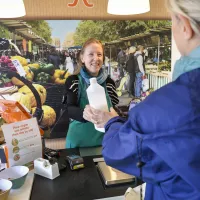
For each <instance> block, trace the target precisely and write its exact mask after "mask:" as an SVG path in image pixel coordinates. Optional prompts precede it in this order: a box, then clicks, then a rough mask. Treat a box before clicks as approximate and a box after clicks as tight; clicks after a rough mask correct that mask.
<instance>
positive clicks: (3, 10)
mask: <svg viewBox="0 0 200 200" xmlns="http://www.w3.org/2000/svg"><path fill="white" fill-rule="evenodd" d="M24 15H26V11H25V7H24V2H23V0H0V18H17V17H22V16H24Z"/></svg>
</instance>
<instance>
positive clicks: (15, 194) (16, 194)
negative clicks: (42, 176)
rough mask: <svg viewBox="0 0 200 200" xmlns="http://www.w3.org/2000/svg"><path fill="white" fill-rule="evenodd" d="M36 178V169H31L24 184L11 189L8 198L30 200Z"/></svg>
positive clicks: (11, 199) (9, 199)
mask: <svg viewBox="0 0 200 200" xmlns="http://www.w3.org/2000/svg"><path fill="white" fill-rule="evenodd" d="M33 180H34V170H31V171H29V173H28V175H27V177H26V181H25V183H24V185H23V186H22V187H21V188H19V189H15V190H13V189H12V190H11V191H10V194H9V196H8V200H29V199H30V196H31V190H32V185H33Z"/></svg>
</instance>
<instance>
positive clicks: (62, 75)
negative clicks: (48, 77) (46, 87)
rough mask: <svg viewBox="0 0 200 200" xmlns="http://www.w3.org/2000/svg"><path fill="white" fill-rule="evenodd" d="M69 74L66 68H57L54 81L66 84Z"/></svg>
mask: <svg viewBox="0 0 200 200" xmlns="http://www.w3.org/2000/svg"><path fill="white" fill-rule="evenodd" d="M69 75H70V73H69V72H67V71H65V70H60V69H56V70H55V72H54V75H53V79H54V83H56V84H65V81H66V79H67V78H68V76H69Z"/></svg>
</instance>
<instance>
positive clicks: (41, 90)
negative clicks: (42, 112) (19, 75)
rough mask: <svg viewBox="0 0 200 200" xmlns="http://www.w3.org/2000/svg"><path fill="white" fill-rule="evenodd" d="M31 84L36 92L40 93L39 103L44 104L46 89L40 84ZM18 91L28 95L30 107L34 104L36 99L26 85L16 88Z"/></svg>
mask: <svg viewBox="0 0 200 200" xmlns="http://www.w3.org/2000/svg"><path fill="white" fill-rule="evenodd" d="M33 86H34V87H35V89H36V90H37V91H38V93H39V95H40V99H41V103H42V104H44V102H45V101H46V97H47V91H46V89H45V88H44V87H43V86H42V85H39V84H33ZM18 92H20V93H22V94H26V95H28V97H29V98H30V101H31V107H35V106H36V99H35V97H34V95H33V93H32V92H31V90H30V89H29V88H28V87H27V86H26V85H25V86H23V87H21V88H20V89H19V90H18Z"/></svg>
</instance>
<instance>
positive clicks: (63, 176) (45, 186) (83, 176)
mask: <svg viewBox="0 0 200 200" xmlns="http://www.w3.org/2000/svg"><path fill="white" fill-rule="evenodd" d="M71 154H77V155H80V151H79V149H65V150H62V152H61V157H60V159H61V160H62V159H65V157H66V156H67V155H71ZM93 158H94V156H85V157H84V163H85V168H84V169H81V170H78V171H71V170H70V169H69V167H67V168H66V169H64V170H63V171H61V172H60V176H59V177H57V178H56V179H54V180H49V179H47V178H44V177H42V176H39V175H35V179H34V184H33V187H32V193H31V198H30V199H31V200H44V199H47V200H57V199H69V200H94V199H103V198H108V197H118V198H121V197H120V196H122V195H124V193H125V191H126V190H127V188H128V187H134V186H135V183H132V184H129V185H120V186H115V187H105V185H104V184H103V182H102V181H101V178H100V176H99V173H98V171H97V168H96V165H95V163H94V162H93Z"/></svg>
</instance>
